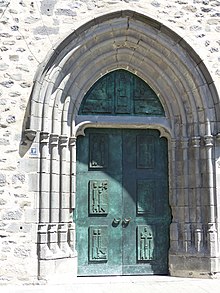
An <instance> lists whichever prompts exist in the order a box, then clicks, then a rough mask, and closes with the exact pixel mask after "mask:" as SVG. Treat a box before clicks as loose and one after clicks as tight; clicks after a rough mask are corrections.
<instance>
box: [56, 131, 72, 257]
mask: <svg viewBox="0 0 220 293" xmlns="http://www.w3.org/2000/svg"><path fill="white" fill-rule="evenodd" d="M67 146H68V137H67V136H65V135H61V136H60V138H59V151H60V219H59V222H60V223H59V225H58V242H59V248H60V250H61V251H62V253H63V254H64V255H65V256H66V257H70V256H72V251H71V249H70V247H69V244H68V222H69V217H70V160H69V157H70V155H69V149H68V148H67Z"/></svg>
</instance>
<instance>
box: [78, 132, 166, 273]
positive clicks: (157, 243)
mask: <svg viewBox="0 0 220 293" xmlns="http://www.w3.org/2000/svg"><path fill="white" fill-rule="evenodd" d="M85 134H86V135H85V137H79V138H78V140H77V201H76V218H75V220H76V227H77V234H76V235H77V252H78V275H90V276H91V275H144V274H166V273H167V272H168V264H167V261H168V260H167V258H168V248H169V224H170V209H169V204H168V175H167V174H168V171H167V141H166V139H165V138H160V134H159V131H157V130H134V129H87V130H86V131H85Z"/></svg>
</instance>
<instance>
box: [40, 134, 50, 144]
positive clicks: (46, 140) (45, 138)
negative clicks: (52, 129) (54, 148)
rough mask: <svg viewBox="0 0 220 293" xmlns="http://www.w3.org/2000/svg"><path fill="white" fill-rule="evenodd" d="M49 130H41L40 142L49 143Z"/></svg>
mask: <svg viewBox="0 0 220 293" xmlns="http://www.w3.org/2000/svg"><path fill="white" fill-rule="evenodd" d="M49 137H50V134H49V132H41V133H40V142H41V143H49Z"/></svg>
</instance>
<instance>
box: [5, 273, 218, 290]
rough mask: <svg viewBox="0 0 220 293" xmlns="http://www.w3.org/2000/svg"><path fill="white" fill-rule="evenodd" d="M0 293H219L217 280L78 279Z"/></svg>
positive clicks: (149, 278)
mask: <svg viewBox="0 0 220 293" xmlns="http://www.w3.org/2000/svg"><path fill="white" fill-rule="evenodd" d="M0 292H1V293H31V292H33V293H86V292H91V293H93V292H96V293H219V292H220V279H189V278H174V277H167V276H151V277H149V276H145V277H81V278H77V279H76V280H74V283H73V282H69V283H68V284H55V283H53V284H47V285H26V286H10V285H7V286H0Z"/></svg>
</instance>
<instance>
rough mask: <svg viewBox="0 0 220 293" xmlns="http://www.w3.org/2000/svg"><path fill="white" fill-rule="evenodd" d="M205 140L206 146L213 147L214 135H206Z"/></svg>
mask: <svg viewBox="0 0 220 293" xmlns="http://www.w3.org/2000/svg"><path fill="white" fill-rule="evenodd" d="M204 142H205V146H206V147H212V146H213V144H214V137H213V136H212V135H205V136H204Z"/></svg>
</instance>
